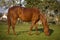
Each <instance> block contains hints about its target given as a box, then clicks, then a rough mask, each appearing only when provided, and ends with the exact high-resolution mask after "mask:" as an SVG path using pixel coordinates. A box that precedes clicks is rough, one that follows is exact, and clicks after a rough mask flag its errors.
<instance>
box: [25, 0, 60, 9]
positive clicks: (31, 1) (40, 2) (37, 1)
mask: <svg viewBox="0 0 60 40" xmlns="http://www.w3.org/2000/svg"><path fill="white" fill-rule="evenodd" d="M25 1H26V2H27V4H26V5H25V6H26V7H37V8H40V9H42V10H44V9H46V8H45V7H47V6H48V7H49V9H54V10H55V9H59V3H58V2H57V1H56V0H25Z"/></svg>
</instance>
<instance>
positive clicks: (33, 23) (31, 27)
mask: <svg viewBox="0 0 60 40" xmlns="http://www.w3.org/2000/svg"><path fill="white" fill-rule="evenodd" d="M34 25H35V21H33V22H32V24H31V26H30V31H29V34H30V35H31V34H32V33H31V32H32V29H33V26H34Z"/></svg>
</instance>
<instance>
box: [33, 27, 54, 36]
mask: <svg viewBox="0 0 60 40" xmlns="http://www.w3.org/2000/svg"><path fill="white" fill-rule="evenodd" d="M32 31H35V29H34V30H32ZM38 31H40V33H42V32H44V29H43V28H40V29H38ZM49 32H50V35H51V34H52V33H53V32H54V30H53V29H49Z"/></svg>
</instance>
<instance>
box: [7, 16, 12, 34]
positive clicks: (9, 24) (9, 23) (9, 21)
mask: <svg viewBox="0 0 60 40" xmlns="http://www.w3.org/2000/svg"><path fill="white" fill-rule="evenodd" d="M7 21H8V32H7V33H8V34H9V32H10V26H11V20H10V18H9V17H7Z"/></svg>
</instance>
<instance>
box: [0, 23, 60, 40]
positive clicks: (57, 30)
mask: <svg viewBox="0 0 60 40" xmlns="http://www.w3.org/2000/svg"><path fill="white" fill-rule="evenodd" d="M30 25H31V24H29V23H23V24H21V23H19V24H16V27H15V30H16V33H17V35H14V34H13V31H12V27H11V28H10V34H9V35H7V28H8V27H7V24H6V23H4V22H0V40H60V25H56V24H50V25H49V27H50V32H51V33H50V36H46V35H45V34H44V32H43V26H42V25H38V31H39V35H36V34H35V32H36V31H35V28H33V30H32V35H29V34H28V32H29V28H30Z"/></svg>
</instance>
